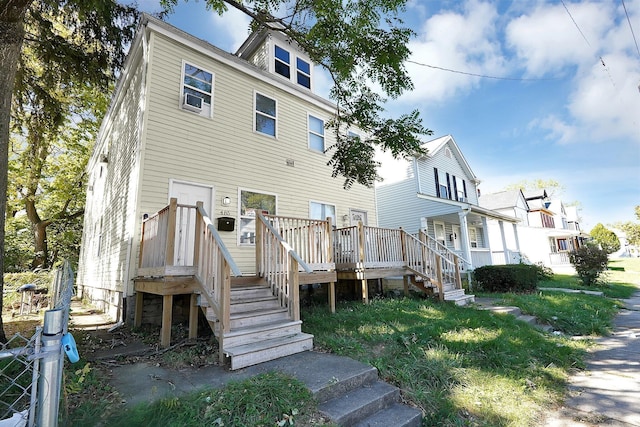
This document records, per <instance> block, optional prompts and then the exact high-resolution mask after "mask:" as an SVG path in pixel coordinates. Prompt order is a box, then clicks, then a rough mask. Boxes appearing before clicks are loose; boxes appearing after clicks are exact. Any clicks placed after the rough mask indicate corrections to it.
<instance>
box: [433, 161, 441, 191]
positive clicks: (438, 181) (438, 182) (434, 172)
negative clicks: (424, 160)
mask: <svg viewBox="0 0 640 427" xmlns="http://www.w3.org/2000/svg"><path fill="white" fill-rule="evenodd" d="M433 175H434V176H435V178H436V196H438V197H440V178H439V177H438V168H433Z"/></svg>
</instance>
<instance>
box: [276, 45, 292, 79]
mask: <svg viewBox="0 0 640 427" xmlns="http://www.w3.org/2000/svg"><path fill="white" fill-rule="evenodd" d="M275 57H276V58H275V71H276V73H278V74H280V75H281V76H283V77H286V78H288V79H289V78H291V70H290V67H289V64H290V63H291V62H290V54H289V52H287V51H286V50H284V49H283V48H281V47H280V46H276V50H275Z"/></svg>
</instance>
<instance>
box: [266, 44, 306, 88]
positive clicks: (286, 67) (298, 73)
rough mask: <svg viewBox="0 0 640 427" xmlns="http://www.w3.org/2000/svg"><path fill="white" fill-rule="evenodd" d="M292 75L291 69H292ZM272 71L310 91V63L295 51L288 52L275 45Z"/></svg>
mask: <svg viewBox="0 0 640 427" xmlns="http://www.w3.org/2000/svg"><path fill="white" fill-rule="evenodd" d="M294 65H295V69H294V70H293V71H294V72H293V73H292V70H291V68H292V67H294ZM273 71H274V72H275V73H276V74H279V75H281V76H282V77H284V78H286V79H287V80H290V81H293V82H294V83H297V84H299V85H300V86H304V87H306V88H307V89H311V71H312V68H311V63H310V62H309V61H307V60H306V59H305V58H303V57H301V56H299V52H296V51H295V50H293V51H289V50H287V49H285V48H283V47H282V46H279V45H277V44H274V45H273Z"/></svg>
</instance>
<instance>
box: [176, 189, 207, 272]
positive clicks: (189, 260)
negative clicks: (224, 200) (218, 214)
mask: <svg viewBox="0 0 640 427" xmlns="http://www.w3.org/2000/svg"><path fill="white" fill-rule="evenodd" d="M174 197H175V198H176V199H178V204H179V205H180V204H182V205H192V206H195V204H196V203H197V202H202V203H203V207H204V210H205V211H206V212H207V214H208V215H209V216H211V215H212V214H213V187H212V186H210V185H205V184H198V183H193V182H185V181H177V180H173V179H172V180H170V181H169V199H172V198H174ZM177 215H178V218H176V241H175V256H174V262H175V265H193V245H194V243H195V232H196V228H195V221H196V214H195V211H194V210H192V209H191V210H187V209H178V212H177Z"/></svg>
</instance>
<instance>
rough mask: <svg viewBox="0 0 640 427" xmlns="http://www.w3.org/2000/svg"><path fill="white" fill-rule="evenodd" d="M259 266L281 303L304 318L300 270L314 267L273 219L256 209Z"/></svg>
mask: <svg viewBox="0 0 640 427" xmlns="http://www.w3.org/2000/svg"><path fill="white" fill-rule="evenodd" d="M256 268H257V272H256V273H257V275H258V276H259V277H264V279H265V280H266V281H267V283H268V284H269V286H271V291H272V292H273V295H275V296H276V297H277V298H278V301H279V302H280V306H281V307H283V308H285V307H286V308H287V309H288V310H289V316H290V318H291V319H292V320H300V297H299V292H300V291H299V284H300V278H299V274H300V270H302V271H305V272H307V273H312V272H313V269H312V268H311V267H310V266H309V265H307V263H306V262H305V261H304V260H303V259H302V258H301V257H300V255H298V253H297V252H296V251H295V250H294V249H293V247H292V246H291V245H289V244H288V243H287V242H286V241H285V240H284V239H283V237H282V236H281V235H280V233H279V232H278V230H276V228H275V227H274V226H273V225H272V224H271V222H270V221H269V220H268V219H267V218H265V217H264V215H262V214H261V213H259V212H257V213H256Z"/></svg>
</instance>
